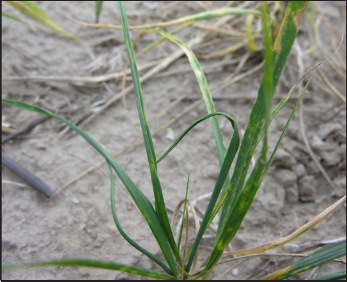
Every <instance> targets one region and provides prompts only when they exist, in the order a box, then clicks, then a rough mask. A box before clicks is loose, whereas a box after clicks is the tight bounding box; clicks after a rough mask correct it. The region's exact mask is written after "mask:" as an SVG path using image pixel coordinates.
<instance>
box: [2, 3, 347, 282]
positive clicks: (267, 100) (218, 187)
mask: <svg viewBox="0 0 347 282" xmlns="http://www.w3.org/2000/svg"><path fill="white" fill-rule="evenodd" d="M98 2H99V3H97V6H98V7H99V10H98V11H97V17H98V16H99V13H100V8H101V3H100V1H98ZM117 6H118V11H119V15H120V18H121V22H122V29H123V32H124V37H125V42H126V46H127V51H128V56H129V64H130V67H131V73H132V78H133V83H134V91H135V99H136V104H137V110H138V114H139V119H140V124H141V130H142V133H143V138H144V141H145V147H146V153H147V159H148V165H149V170H150V174H151V180H152V187H153V192H154V196H155V205H154V206H153V205H152V204H151V202H150V201H149V199H148V198H147V197H146V195H144V194H143V193H142V191H141V189H140V188H139V187H137V186H136V185H135V184H134V182H133V181H132V180H131V178H130V177H129V176H128V174H127V173H126V172H125V171H124V170H123V168H122V167H121V166H120V165H119V164H118V163H117V161H116V160H115V159H113V158H112V157H111V155H110V154H109V153H108V152H107V151H106V150H105V149H104V148H103V147H102V146H101V145H100V144H99V143H98V142H97V141H95V140H94V139H93V138H92V137H90V136H89V135H88V134H87V133H85V132H84V131H83V130H81V129H80V128H79V127H77V126H76V125H74V124H72V123H71V122H69V121H68V120H66V119H64V118H62V117H60V116H58V115H56V114H54V113H52V112H49V111H47V110H44V109H42V108H39V107H36V106H33V105H29V104H26V103H23V102H19V101H13V100H9V99H4V98H3V99H2V101H3V102H5V103H7V104H10V105H12V106H15V107H18V108H21V109H25V110H29V111H33V112H37V113H40V114H44V115H48V116H50V117H53V118H56V119H58V120H60V121H62V122H63V123H65V124H67V125H68V126H69V127H71V128H72V129H73V130H75V131H76V132H77V133H78V134H80V135H81V136H82V137H83V138H84V139H85V140H86V141H87V142H88V143H89V144H90V145H91V146H93V147H94V148H95V149H96V150H97V151H98V152H99V153H100V154H101V155H102V156H103V157H104V158H105V160H106V162H107V164H108V167H109V171H110V177H111V201H110V202H111V208H112V215H113V219H114V222H115V224H116V226H117V228H118V230H119V232H120V234H121V235H122V236H123V238H124V239H125V240H126V241H127V242H129V244H130V245H132V246H133V247H134V248H136V249H137V250H138V251H140V252H141V253H143V254H144V255H146V256H147V257H149V258H150V259H151V260H153V261H154V262H155V263H156V264H158V266H159V267H160V268H161V269H162V270H163V272H164V273H160V272H156V271H152V270H148V269H143V268H139V267H134V266H131V265H125V264H121V263H117V262H110V261H99V260H89V259H61V260H55V261H45V262H35V263H28V264H25V265H24V266H26V267H34V266H49V265H50V266H52V265H56V266H86V267H95V268H104V269H108V270H117V271H122V272H127V273H131V274H136V275H142V276H147V277H151V278H157V279H174V280H177V279H199V278H201V277H203V278H208V276H209V275H210V273H211V272H212V271H213V269H214V267H215V266H216V265H217V264H218V262H219V261H220V259H221V257H222V256H223V255H230V254H226V253H225V252H224V251H225V248H226V247H227V246H228V244H229V243H230V242H231V241H232V239H233V238H234V236H235V234H236V233H237V231H238V228H239V226H240V225H241V223H242V221H243V219H244V217H245V215H246V214H247V211H248V209H249V207H250V205H251V203H252V201H253V199H254V197H255V195H256V193H257V191H258V188H259V187H260V184H261V182H262V180H263V178H264V176H265V174H266V172H267V169H268V167H269V165H270V164H271V160H272V158H273V156H274V154H275V152H276V150H277V148H278V146H279V145H280V141H281V140H282V137H283V134H284V133H285V131H286V129H287V128H288V125H289V123H290V121H291V119H292V117H293V115H294V112H295V110H296V107H297V106H298V104H299V102H300V100H301V98H302V96H303V94H304V92H305V90H306V88H307V86H308V83H309V82H310V81H311V79H312V77H313V75H312V76H311V78H310V79H309V81H308V83H307V84H306V86H305V88H304V90H303V92H302V93H301V95H300V98H299V99H298V101H297V103H296V105H295V107H294V109H293V112H292V114H291V116H290V117H289V120H288V123H287V125H286V127H285V128H284V130H283V133H282V136H281V138H280V140H279V142H278V143H277V145H276V148H275V149H274V152H273V154H272V156H271V158H270V160H269V161H268V162H267V161H266V160H267V150H268V148H267V138H268V137H267V128H268V126H269V124H270V123H271V121H272V119H273V118H274V116H276V114H277V113H278V112H279V110H280V109H281V108H282V107H283V105H284V104H285V102H286V99H284V100H282V101H281V102H280V103H279V104H278V106H277V107H276V108H275V110H274V111H272V112H271V104H272V96H273V94H274V91H275V89H276V86H277V84H278V81H279V78H280V75H281V72H282V70H283V67H284V65H285V62H286V60H287V57H288V54H289V52H290V50H291V47H292V45H293V42H294V40H295V38H296V35H297V32H298V27H299V24H300V19H301V17H302V15H303V12H304V10H305V8H306V6H307V2H300V1H299V2H294V1H293V2H289V4H288V7H287V10H286V13H285V15H284V19H283V22H282V26H281V28H280V29H279V32H278V35H277V37H276V40H275V42H274V43H272V40H271V38H272V34H271V22H272V19H271V17H270V14H269V10H268V7H267V4H266V3H265V2H264V3H262V4H261V11H260V12H259V11H253V10H242V11H240V10H238V9H225V10H223V11H222V10H216V11H212V12H208V13H203V15H202V14H198V15H196V16H191V17H186V18H183V19H180V20H177V21H173V23H174V24H177V23H183V22H187V21H197V20H201V19H206V18H213V17H219V16H223V15H225V14H233V13H234V14H240V13H243V14H246V13H248V14H253V15H256V16H258V17H261V19H262V21H263V37H264V58H265V67H264V73H263V79H262V82H261V85H260V87H259V91H258V96H257V99H256V101H255V103H254V105H253V109H252V112H251V114H250V117H249V121H248V125H247V128H246V131H245V134H244V137H243V140H242V142H240V137H239V132H238V127H237V124H236V122H235V120H234V119H233V118H232V117H231V116H230V115H228V114H226V113H221V112H216V110H215V107H214V104H213V100H212V97H211V94H210V90H209V87H208V84H207V80H206V78H205V75H204V72H203V70H202V68H201V66H200V64H199V62H198V60H197V58H196V57H195V55H194V53H193V52H192V50H191V49H190V48H189V47H188V46H187V45H186V44H184V43H183V42H182V41H180V40H178V39H177V38H176V37H174V35H173V34H169V33H167V32H165V31H163V30H161V29H160V27H162V26H165V25H168V23H166V24H158V25H151V26H145V27H142V28H144V29H146V32H156V33H159V34H160V35H161V36H162V37H163V38H165V39H167V40H170V41H171V42H173V43H175V44H177V45H178V46H179V47H180V48H181V49H182V50H183V51H184V53H185V55H186V56H187V58H188V60H189V62H190V64H191V67H192V69H193V71H194V74H195V76H196V79H197V82H198V84H199V86H200V90H201V92H202V96H203V98H204V102H205V105H206V109H207V112H208V114H207V115H205V116H203V117H201V118H199V119H198V120H196V121H195V122H194V123H192V124H191V125H190V126H189V127H188V128H187V129H186V130H185V131H184V132H183V133H182V134H181V135H180V136H179V137H178V139H177V140H176V141H175V142H174V143H173V144H172V145H171V146H170V148H169V149H168V150H167V151H166V152H165V153H164V154H163V155H162V156H161V157H159V158H157V156H156V154H155V149H154V145H153V141H152V136H151V132H150V130H149V126H148V123H147V118H146V112H145V107H144V101H143V95H142V89H141V84H140V79H139V74H138V71H137V65H136V62H135V56H134V52H133V48H132V42H131V40H130V35H129V26H128V21H127V17H126V11H125V7H124V3H122V2H117ZM173 23H172V22H171V23H170V24H173ZM108 27H109V26H108ZM289 95H290V93H289ZM218 115H219V116H222V117H224V118H226V119H228V120H229V121H230V123H231V126H232V128H233V135H232V138H231V141H230V143H229V144H228V146H227V148H226V146H225V144H224V140H223V136H222V134H221V130H220V126H219V123H218V119H217V117H216V116H218ZM206 119H210V121H211V126H212V129H213V135H214V139H215V142H216V147H217V154H218V158H219V164H220V172H219V176H218V179H217V181H216V184H215V186H214V189H213V192H212V196H211V199H210V201H209V203H208V206H207V208H206V211H205V213H204V217H203V219H202V222H201V224H200V227H199V229H198V231H197V235H196V238H195V240H194V243H193V244H192V246H191V247H190V248H188V246H187V242H188V241H187V239H188V236H187V235H188V222H187V221H188V213H187V202H188V199H187V194H188V188H189V176H188V182H187V190H186V196H185V199H184V202H182V203H184V209H183V216H184V217H183V220H182V223H181V226H180V232H179V238H178V240H177V242H176V240H175V238H174V235H173V231H172V226H170V223H169V216H168V213H167V210H166V206H165V201H164V197H163V193H162V189H163V188H162V186H161V183H160V179H159V177H158V165H159V163H160V161H161V160H163V159H164V158H165V157H166V156H167V155H168V154H169V153H170V152H171V151H172V149H173V148H174V147H175V146H177V145H178V143H179V142H180V141H181V140H182V138H184V136H185V135H186V134H188V133H189V131H190V130H191V129H192V128H194V127H195V126H196V125H197V124H199V123H200V122H203V121H204V120H206ZM261 140H263V143H262V149H261V153H260V156H259V157H258V159H257V162H256V164H255V166H254V168H253V170H252V172H251V174H250V176H249V177H248V179H246V174H247V171H248V168H249V166H250V163H251V158H252V156H253V154H254V151H255V148H256V147H257V145H258V144H259V142H261ZM237 153H238V155H237ZM236 155H237V157H236ZM234 159H235V162H236V163H235V169H234V171H233V173H232V176H231V178H230V179H229V172H230V168H231V165H232V163H233V161H234ZM113 171H115V172H116V174H117V176H118V177H119V179H120V180H121V181H122V183H123V184H124V186H125V187H126V189H127V190H128V192H129V194H130V195H131V197H132V199H133V200H134V202H135V204H136V205H137V207H138V209H139V211H140V212H141V214H142V215H143V217H144V219H145V220H146V222H147V224H148V226H149V228H150V230H151V231H152V233H153V236H154V238H155V239H156V241H157V243H158V245H159V247H160V249H161V251H162V254H163V256H164V259H165V260H161V259H159V258H158V257H157V256H155V255H154V254H152V253H151V252H150V251H149V250H147V249H145V248H143V247H142V246H140V245H139V244H138V243H137V242H135V241H134V240H132V239H131V238H130V237H129V236H128V235H127V234H126V233H125V232H124V230H123V229H122V227H121V224H120V222H119V220H118V217H117V209H116V204H115V182H114V175H113ZM164 189H165V188H164ZM344 201H345V197H344V198H342V199H341V200H340V201H339V202H338V203H336V204H335V205H333V206H331V207H330V208H329V209H327V210H326V211H324V212H323V213H322V214H320V215H319V216H317V217H316V218H315V219H313V220H312V221H311V222H309V223H307V224H306V225H304V226H303V227H302V228H301V229H300V230H298V232H296V233H295V232H294V233H293V234H294V235H292V236H291V237H289V238H285V240H282V241H281V242H276V243H274V244H272V245H263V246H260V247H259V248H258V249H255V250H253V251H252V250H248V254H249V253H260V252H263V251H266V250H268V249H271V248H275V247H278V246H280V245H281V244H282V245H283V244H285V243H287V242H289V241H290V240H293V239H295V238H297V237H298V236H300V235H301V234H303V233H304V232H306V231H307V230H309V229H310V228H312V227H313V226H314V225H316V224H317V223H319V222H320V221H322V220H323V219H324V218H326V217H327V216H328V215H329V214H331V213H332V212H333V211H334V210H335V209H336V208H337V207H339V206H340V205H341V204H343V203H344ZM220 211H221V216H220V221H219V223H218V230H217V234H216V238H215V243H214V247H213V250H212V251H211V253H210V254H209V255H208V257H206V258H205V262H204V263H203V265H201V266H200V267H199V268H198V269H197V270H194V267H193V268H192V266H193V265H195V263H196V259H197V254H198V248H199V245H200V242H201V239H202V236H203V235H204V233H205V232H206V230H207V228H208V227H209V225H210V224H211V222H212V220H213V219H214V217H215V216H216V215H217V213H218V212H220ZM185 221H186V222H187V223H186V234H187V235H186V240H185V242H183V241H182V233H183V229H184V222H185ZM281 239H283V238H281ZM280 243H281V244H280ZM181 247H183V249H184V252H183V254H182V253H181V252H180V248H181ZM246 251H247V250H246ZM345 254H346V243H345V241H344V242H341V243H338V244H335V245H334V246H332V247H329V248H325V249H323V250H321V251H317V252H315V253H313V254H312V255H310V256H308V257H306V258H303V259H301V260H299V261H297V262H296V263H295V264H293V265H292V266H289V267H287V268H286V269H284V270H280V271H278V272H275V273H273V276H271V277H270V276H269V277H263V279H267V278H272V279H276V278H287V277H290V276H292V275H294V274H296V273H300V272H303V271H307V270H309V269H312V268H313V267H316V266H318V265H321V264H323V263H326V262H327V261H331V260H333V259H336V258H338V257H341V256H343V255H345ZM17 267H23V265H6V266H3V270H9V269H14V268H17ZM341 275H342V276H343V275H345V272H344V273H337V274H335V276H334V277H341Z"/></svg>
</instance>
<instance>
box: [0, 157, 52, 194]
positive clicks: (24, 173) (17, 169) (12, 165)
mask: <svg viewBox="0 0 347 282" xmlns="http://www.w3.org/2000/svg"><path fill="white" fill-rule="evenodd" d="M1 161H2V163H3V164H4V165H5V166H7V167H8V168H9V169H10V170H12V171H13V172H14V173H16V174H17V175H18V176H20V177H21V178H23V179H24V180H25V181H26V182H27V183H28V184H30V186H31V187H33V188H35V189H36V190H39V191H40V192H42V193H43V194H45V195H46V196H47V197H51V196H52V195H53V190H52V189H51V188H50V187H49V186H48V185H47V184H46V183H44V182H43V181H42V180H41V179H39V178H38V177H37V176H35V175H34V174H32V173H31V172H30V171H28V170H27V169H26V168H24V167H22V166H21V165H19V164H17V163H16V162H15V161H14V160H12V159H11V158H9V157H8V156H6V155H5V154H4V153H2V154H1Z"/></svg>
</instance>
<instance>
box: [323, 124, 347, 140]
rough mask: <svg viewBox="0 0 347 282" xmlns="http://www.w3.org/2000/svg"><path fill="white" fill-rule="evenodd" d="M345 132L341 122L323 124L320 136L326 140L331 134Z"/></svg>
mask: <svg viewBox="0 0 347 282" xmlns="http://www.w3.org/2000/svg"><path fill="white" fill-rule="evenodd" d="M341 130H343V126H342V125H341V124H340V123H339V122H331V123H323V124H320V125H319V130H318V136H319V137H320V138H321V139H322V140H325V138H327V137H328V136H330V135H331V134H334V133H336V132H338V131H341Z"/></svg>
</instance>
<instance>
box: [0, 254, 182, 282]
mask: <svg viewBox="0 0 347 282" xmlns="http://www.w3.org/2000/svg"><path fill="white" fill-rule="evenodd" d="M40 266H84V267H94V268H101V269H106V270H116V271H121V272H126V273H130V274H135V275H141V276H146V277H151V278H156V279H165V280H177V278H176V277H174V276H171V275H167V274H162V273H160V272H156V271H152V270H147V269H143V268H140V267H136V266H132V265H126V264H122V263H117V262H112V261H101V260H92V259H73V258H72V259H61V260H51V261H44V262H34V263H28V264H11V265H3V266H2V271H10V270H14V269H18V268H27V267H40Z"/></svg>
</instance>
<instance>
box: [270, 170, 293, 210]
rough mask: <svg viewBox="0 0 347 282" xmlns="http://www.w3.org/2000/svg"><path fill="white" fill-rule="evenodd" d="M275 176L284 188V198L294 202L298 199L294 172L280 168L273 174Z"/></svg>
mask: <svg viewBox="0 0 347 282" xmlns="http://www.w3.org/2000/svg"><path fill="white" fill-rule="evenodd" d="M275 178H276V180H277V181H278V183H279V184H280V185H282V186H283V187H284V188H285V190H286V200H287V201H288V202H289V203H292V204H293V203H296V202H297V201H298V199H299V194H298V184H297V179H298V177H297V176H296V174H295V172H293V171H292V170H289V169H281V170H279V171H278V172H276V174H275Z"/></svg>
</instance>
